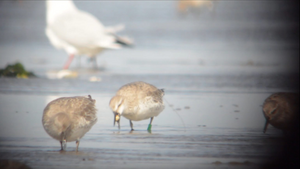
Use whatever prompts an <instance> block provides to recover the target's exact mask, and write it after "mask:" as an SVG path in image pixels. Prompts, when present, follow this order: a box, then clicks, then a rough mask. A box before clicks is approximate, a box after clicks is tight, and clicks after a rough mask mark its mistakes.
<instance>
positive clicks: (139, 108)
mask: <svg viewBox="0 0 300 169" xmlns="http://www.w3.org/2000/svg"><path fill="white" fill-rule="evenodd" d="M163 96H164V91H163V89H157V88H156V87H155V86H153V85H151V84H148V83H145V82H133V83H129V84H126V85H124V86H122V87H121V88H120V89H119V90H118V91H117V94H116V95H115V96H114V97H113V98H112V99H111V100H110V103H109V106H110V108H111V109H112V111H113V113H114V125H115V123H116V122H117V123H118V127H119V129H120V116H123V117H125V118H127V119H128V120H129V123H130V127H131V131H133V130H134V129H133V124H132V121H140V120H145V119H149V118H151V119H150V123H149V125H148V129H147V130H148V131H151V127H152V121H153V118H154V117H155V116H158V115H159V114H160V113H161V112H162V111H163V110H164V108H165V106H164V103H163Z"/></svg>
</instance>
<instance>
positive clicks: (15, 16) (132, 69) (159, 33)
mask: <svg viewBox="0 0 300 169" xmlns="http://www.w3.org/2000/svg"><path fill="white" fill-rule="evenodd" d="M183 2H184V1H183ZM183 2H181V1H175V0H173V1H142V0H141V1H113V2H108V1H88V2H86V1H75V4H76V6H77V7H78V8H79V9H81V10H84V11H87V12H89V13H91V14H93V15H94V16H96V17H97V18H98V19H99V20H100V21H101V22H102V23H103V24H104V25H105V26H113V25H118V24H124V25H125V30H124V31H122V32H120V34H121V35H127V36H129V37H130V38H132V39H133V40H134V42H135V45H134V47H133V48H126V49H121V50H117V51H116V50H114V51H113V50H111V51H105V52H103V53H100V54H99V57H98V65H100V68H102V69H103V71H98V72H96V73H97V74H98V75H99V74H104V75H107V74H134V75H137V74H156V75H163V74H168V75H182V74H185V75H207V74H209V75H211V74H213V75H216V74H227V75H228V74H231V75H232V74H235V75H237V74H253V73H254V74H269V73H275V74H280V73H289V74H292V73H299V70H298V64H299V22H298V19H299V14H298V11H299V6H298V2H295V1H260V0H259V1H248V0H235V1H230V0H220V1H217V0H216V1H206V2H209V4H205V3H204V4H203V5H201V6H193V5H192V4H187V3H186V4H184V3H183ZM45 17H46V16H45V2H44V1H26V0H22V1H1V3H0V23H1V25H0V30H1V31H0V56H1V58H0V67H4V66H6V64H8V63H13V62H16V61H20V62H22V63H23V64H24V66H25V67H26V68H27V69H29V70H31V71H33V72H34V73H36V74H37V75H38V76H39V77H50V75H49V71H51V70H56V69H60V68H61V67H62V65H63V64H64V62H65V61H66V60H67V55H66V53H65V52H64V51H62V50H57V49H55V48H54V47H53V46H52V45H51V44H50V43H49V41H48V39H47V37H46V35H45V27H46V22H45ZM76 61H77V62H79V61H78V59H77V60H76V59H75V61H74V62H73V63H72V64H71V69H76V68H77V66H78V63H76ZM88 63H89V62H88V61H87V57H82V58H81V68H90V66H88V65H87V64H88ZM85 70H86V69H85ZM88 73H89V72H86V71H83V72H81V73H80V75H81V77H82V78H84V77H86V76H89V75H88ZM90 73H91V72H90ZM94 73H95V72H94ZM182 81H184V80H182Z"/></svg>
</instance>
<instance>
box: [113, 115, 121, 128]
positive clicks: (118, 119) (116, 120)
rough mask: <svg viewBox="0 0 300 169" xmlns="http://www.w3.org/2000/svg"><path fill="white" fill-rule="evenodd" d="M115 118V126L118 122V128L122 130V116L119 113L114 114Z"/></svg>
mask: <svg viewBox="0 0 300 169" xmlns="http://www.w3.org/2000/svg"><path fill="white" fill-rule="evenodd" d="M114 114H115V118H114V126H115V125H116V122H117V123H118V128H119V129H120V114H119V113H117V112H114Z"/></svg>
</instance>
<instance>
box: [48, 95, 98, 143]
mask: <svg viewBox="0 0 300 169" xmlns="http://www.w3.org/2000/svg"><path fill="white" fill-rule="evenodd" d="M59 120H62V121H59ZM64 121H65V122H68V123H69V124H70V125H69V128H68V130H69V131H70V133H69V134H70V135H69V136H68V137H69V140H68V141H74V140H76V139H77V138H81V137H82V136H83V135H84V134H85V133H86V132H87V131H88V130H89V129H90V128H91V127H92V126H93V125H94V124H95V123H96V121H97V116H96V108H95V100H93V99H91V97H82V96H77V97H62V98H58V99H56V100H53V101H52V102H50V103H49V104H48V105H47V106H46V108H45V109H44V113H43V119H42V122H43V125H44V128H45V130H46V131H47V132H48V134H49V135H51V136H52V137H54V138H56V139H57V137H58V136H57V135H56V134H55V132H56V130H57V131H60V130H61V129H59V128H57V127H55V125H57V124H58V123H62V125H61V126H63V125H64V124H63V122H64ZM58 126H60V125H58ZM77 130H78V131H79V132H76V131H77ZM53 133H54V134H53ZM72 134H74V136H72Z"/></svg>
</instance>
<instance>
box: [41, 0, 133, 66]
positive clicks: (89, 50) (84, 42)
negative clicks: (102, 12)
mask: <svg viewBox="0 0 300 169" xmlns="http://www.w3.org/2000/svg"><path fill="white" fill-rule="evenodd" d="M46 8H47V13H46V19H47V26H46V29H45V33H46V35H47V37H48V39H49V41H50V43H51V44H52V45H53V46H54V47H55V48H57V49H63V50H65V52H66V53H67V54H68V55H69V58H68V60H67V62H66V63H65V65H64V69H68V68H69V65H70V64H71V62H72V60H73V58H74V56H75V55H86V56H88V57H90V58H91V59H92V60H94V64H95V66H96V55H97V54H98V53H100V52H101V51H103V50H105V49H120V48H122V46H126V45H131V44H132V43H133V41H132V40H130V39H129V38H127V37H119V36H117V35H116V33H117V32H118V31H121V30H122V29H124V26H123V25H118V26H115V27H104V26H103V25H102V23H101V22H100V21H99V20H98V19H97V18H96V17H94V16H93V15H91V14H89V13H87V12H84V11H81V10H79V9H77V8H76V6H75V4H74V3H73V1H72V0H55V1H54V0H53V1H52V0H47V1H46Z"/></svg>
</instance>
